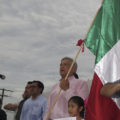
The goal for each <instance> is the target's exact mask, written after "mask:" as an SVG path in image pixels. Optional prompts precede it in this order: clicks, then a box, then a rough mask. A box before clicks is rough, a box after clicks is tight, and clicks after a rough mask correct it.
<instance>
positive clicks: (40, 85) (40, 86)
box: [32, 80, 44, 93]
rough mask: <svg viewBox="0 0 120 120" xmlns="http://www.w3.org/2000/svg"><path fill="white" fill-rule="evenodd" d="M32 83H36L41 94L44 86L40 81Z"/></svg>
mask: <svg viewBox="0 0 120 120" xmlns="http://www.w3.org/2000/svg"><path fill="white" fill-rule="evenodd" d="M32 83H37V85H38V87H39V88H42V91H41V93H42V92H43V90H44V84H43V83H42V82H41V81H38V80H34V81H33V82H32Z"/></svg>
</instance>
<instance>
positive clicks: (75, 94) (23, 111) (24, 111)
mask: <svg viewBox="0 0 120 120" xmlns="http://www.w3.org/2000/svg"><path fill="white" fill-rule="evenodd" d="M72 62H73V59H72V58H69V57H64V58H63V59H62V60H61V63H60V69H59V72H60V76H61V78H60V80H59V81H58V83H57V84H55V85H54V86H53V88H52V90H51V92H50V95H49V97H48V100H47V98H46V97H44V96H43V95H42V93H43V91H44V84H43V83H42V82H41V81H38V80H34V81H29V82H28V83H27V85H26V87H25V91H24V93H23V100H21V101H20V103H19V104H7V105H5V106H4V108H5V109H7V110H17V112H16V115H15V119H14V120H54V119H57V118H66V117H76V120H83V119H84V114H85V104H86V103H85V101H86V100H87V99H88V96H89V90H88V85H87V82H86V81H84V80H80V79H79V77H78V75H77V73H76V72H77V63H76V62H75V63H74V65H73V67H72V69H71V71H70V73H69V75H68V78H67V79H66V75H67V73H68V70H69V68H70V66H71V64H72ZM116 84H117V83H114V86H115V85H116ZM118 84H119V83H118ZM110 85H111V84H107V85H105V86H103V88H102V89H101V91H100V93H101V95H105V96H107V97H111V96H115V95H116V92H117V91H118V90H119V89H120V87H119V89H117V88H118V86H117V87H114V86H112V85H111V86H110ZM110 88H111V91H114V92H108V91H109V89H110ZM112 88H113V90H112ZM115 88H116V89H115ZM60 90H62V91H61V93H60V94H59V96H58V99H57V101H56V103H55V105H54V108H53V109H51V108H52V105H53V104H54V101H55V98H56V96H57V95H58V92H59V91H60ZM0 120H6V118H5V119H0Z"/></svg>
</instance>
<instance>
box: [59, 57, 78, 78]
mask: <svg viewBox="0 0 120 120" xmlns="http://www.w3.org/2000/svg"><path fill="white" fill-rule="evenodd" d="M72 62H73V59H72V58H70V57H64V58H63V59H62V60H61V63H60V75H61V77H62V78H65V76H66V75H67V73H68V70H69V68H70V66H71V64H72ZM76 71H77V63H76V62H75V63H74V65H73V67H72V70H71V72H70V74H69V76H72V75H73V74H74V73H76Z"/></svg>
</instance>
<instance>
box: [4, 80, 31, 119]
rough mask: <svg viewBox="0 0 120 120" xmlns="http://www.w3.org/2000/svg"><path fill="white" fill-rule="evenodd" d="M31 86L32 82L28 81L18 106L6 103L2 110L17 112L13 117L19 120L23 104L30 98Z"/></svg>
mask: <svg viewBox="0 0 120 120" xmlns="http://www.w3.org/2000/svg"><path fill="white" fill-rule="evenodd" d="M31 85H32V82H31V81H28V82H27V85H26V87H25V91H24V93H23V95H22V97H23V100H21V101H20V103H19V104H12V103H8V104H6V105H5V106H4V109H6V110H11V111H15V110H17V112H16V115H15V120H20V115H21V110H22V107H23V104H24V102H25V101H26V100H27V99H28V98H29V97H30V96H31V90H32V89H31Z"/></svg>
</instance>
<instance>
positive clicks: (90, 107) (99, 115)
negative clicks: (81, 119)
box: [85, 73, 120, 120]
mask: <svg viewBox="0 0 120 120" xmlns="http://www.w3.org/2000/svg"><path fill="white" fill-rule="evenodd" d="M102 86H103V85H102V82H101V80H100V79H99V77H98V76H97V74H96V73H95V74H94V78H93V82H92V86H91V90H90V95H89V98H88V103H87V107H86V115H85V120H120V109H119V108H118V107H117V106H116V104H115V103H114V102H113V100H112V99H111V98H108V97H104V96H102V95H100V89H101V88H102Z"/></svg>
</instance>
